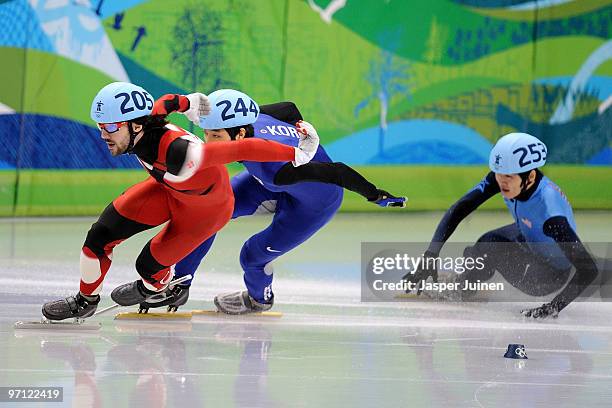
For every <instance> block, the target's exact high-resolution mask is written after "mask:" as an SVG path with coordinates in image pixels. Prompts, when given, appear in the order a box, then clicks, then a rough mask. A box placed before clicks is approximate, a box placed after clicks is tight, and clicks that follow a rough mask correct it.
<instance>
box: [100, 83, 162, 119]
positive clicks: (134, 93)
mask: <svg viewBox="0 0 612 408" xmlns="http://www.w3.org/2000/svg"><path fill="white" fill-rule="evenodd" d="M153 103H154V101H153V97H152V96H151V94H150V93H148V92H147V91H145V90H144V89H142V88H141V87H139V86H138V85H134V84H130V83H128V82H113V83H110V84H108V85H106V86H105V87H104V88H102V89H100V91H99V92H98V94H97V95H96V97H95V98H94V100H93V101H92V103H91V111H90V117H91V119H92V120H93V121H94V122H97V123H117V122H125V121H128V120H132V119H136V118H140V117H143V116H147V115H150V114H151V111H152V110H153Z"/></svg>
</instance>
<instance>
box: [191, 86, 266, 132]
mask: <svg viewBox="0 0 612 408" xmlns="http://www.w3.org/2000/svg"><path fill="white" fill-rule="evenodd" d="M208 99H209V100H210V106H211V111H210V113H209V114H208V115H206V116H203V117H201V118H200V127H201V128H202V129H229V128H233V127H237V126H246V125H251V124H253V123H255V121H256V120H257V118H258V117H259V106H258V105H257V103H255V101H254V100H253V99H251V97H250V96H249V95H247V94H245V93H243V92H240V91H236V90H234V89H219V90H218V91H215V92H213V93H211V94H210V95H208Z"/></svg>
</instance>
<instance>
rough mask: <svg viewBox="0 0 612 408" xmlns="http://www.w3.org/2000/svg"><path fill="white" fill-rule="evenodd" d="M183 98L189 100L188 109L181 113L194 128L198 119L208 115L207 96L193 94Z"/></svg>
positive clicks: (208, 102) (197, 124)
mask: <svg viewBox="0 0 612 408" xmlns="http://www.w3.org/2000/svg"><path fill="white" fill-rule="evenodd" d="M185 97H186V98H187V99H188V100H189V109H187V110H186V111H185V112H181V113H182V114H183V115H185V116H187V119H189V120H190V121H192V122H193V123H194V124H195V125H196V126H199V125H200V117H202V116H206V115H208V114H209V113H210V101H209V100H208V96H206V95H204V94H203V93H199V92H195V93H192V94H189V95H185Z"/></svg>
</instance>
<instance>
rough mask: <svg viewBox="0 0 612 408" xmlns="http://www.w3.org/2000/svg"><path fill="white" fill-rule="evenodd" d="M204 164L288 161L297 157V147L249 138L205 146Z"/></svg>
mask: <svg viewBox="0 0 612 408" xmlns="http://www.w3.org/2000/svg"><path fill="white" fill-rule="evenodd" d="M203 156H204V157H203V166H204V167H209V166H216V165H219V164H227V163H232V162H236V161H258V162H286V161H292V160H294V159H295V148H294V147H291V146H287V145H284V144H281V143H277V142H274V141H271V140H264V139H254V138H248V139H243V140H236V141H231V142H229V141H228V142H215V143H207V144H205V145H204V146H203Z"/></svg>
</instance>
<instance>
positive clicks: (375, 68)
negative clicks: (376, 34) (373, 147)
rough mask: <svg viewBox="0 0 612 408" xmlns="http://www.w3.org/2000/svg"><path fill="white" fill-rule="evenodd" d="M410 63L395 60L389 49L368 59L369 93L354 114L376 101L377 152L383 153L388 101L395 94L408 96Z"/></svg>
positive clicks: (356, 114) (367, 78)
mask: <svg viewBox="0 0 612 408" xmlns="http://www.w3.org/2000/svg"><path fill="white" fill-rule="evenodd" d="M411 69H412V67H411V65H410V63H406V62H403V61H399V60H397V58H395V57H394V56H393V53H391V52H390V51H386V50H382V51H381V56H380V58H378V59H373V60H370V70H369V71H368V74H367V75H366V80H367V81H368V83H369V84H370V86H371V87H372V92H371V93H370V95H369V96H368V97H367V98H365V99H364V100H362V101H361V102H359V104H357V106H356V107H355V116H358V115H359V112H360V111H361V110H362V109H364V108H366V107H367V106H368V105H370V103H373V102H376V101H378V103H379V107H380V112H379V120H380V127H379V133H378V154H379V156H380V155H383V154H384V140H385V136H386V134H387V116H388V114H389V102H390V100H391V99H392V98H393V97H394V96H396V95H403V96H406V97H409V96H410V78H411Z"/></svg>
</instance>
